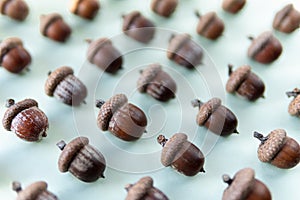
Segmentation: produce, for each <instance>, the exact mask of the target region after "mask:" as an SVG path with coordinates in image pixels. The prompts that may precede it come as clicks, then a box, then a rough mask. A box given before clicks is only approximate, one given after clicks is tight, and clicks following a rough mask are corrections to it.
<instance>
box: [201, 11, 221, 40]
mask: <svg viewBox="0 0 300 200" xmlns="http://www.w3.org/2000/svg"><path fill="white" fill-rule="evenodd" d="M196 16H197V17H198V18H199V22H198V25H197V33H198V34H199V35H201V36H203V37H206V38H208V39H211V40H216V39H217V38H218V37H220V36H221V35H222V33H223V31H224V28H225V25H224V22H223V21H222V19H220V18H219V17H218V16H217V14H216V13H215V12H208V13H206V14H205V15H200V13H199V12H196Z"/></svg>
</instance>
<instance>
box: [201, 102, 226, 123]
mask: <svg viewBox="0 0 300 200" xmlns="http://www.w3.org/2000/svg"><path fill="white" fill-rule="evenodd" d="M221 104H222V101H221V99H219V98H212V99H211V100H209V101H207V102H206V103H204V104H203V105H201V107H200V109H199V112H198V114H197V118H196V121H197V123H198V124H199V125H203V124H204V123H205V122H206V120H208V118H209V117H210V115H211V114H212V113H213V112H214V111H215V110H216V109H217V108H218V107H219V106H221Z"/></svg>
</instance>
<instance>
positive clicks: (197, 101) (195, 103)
mask: <svg viewBox="0 0 300 200" xmlns="http://www.w3.org/2000/svg"><path fill="white" fill-rule="evenodd" d="M191 104H192V106H193V107H194V108H195V107H198V108H201V106H202V105H203V104H204V103H203V102H202V101H200V100H199V99H194V100H192V101H191Z"/></svg>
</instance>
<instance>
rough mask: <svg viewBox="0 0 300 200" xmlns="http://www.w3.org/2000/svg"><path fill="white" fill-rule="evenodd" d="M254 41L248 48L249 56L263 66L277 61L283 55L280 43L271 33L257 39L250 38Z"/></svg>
mask: <svg viewBox="0 0 300 200" xmlns="http://www.w3.org/2000/svg"><path fill="white" fill-rule="evenodd" d="M249 39H250V40H252V43H251V45H250V46H249V48H248V56H249V57H250V58H252V59H253V60H256V61H257V62H260V63H262V64H268V63H271V62H273V61H275V60H276V59H277V58H278V57H279V56H280V55H281V53H282V45H281V43H280V41H279V40H278V39H277V38H276V37H275V36H274V35H273V34H272V32H270V31H266V32H263V33H262V34H261V35H259V36H258V37H257V38H255V39H254V38H252V37H249Z"/></svg>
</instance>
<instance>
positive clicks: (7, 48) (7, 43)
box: [0, 37, 31, 74]
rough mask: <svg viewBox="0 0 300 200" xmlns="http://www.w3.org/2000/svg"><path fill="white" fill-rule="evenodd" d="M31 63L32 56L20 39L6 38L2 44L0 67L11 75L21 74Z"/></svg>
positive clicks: (0, 46)
mask: <svg viewBox="0 0 300 200" xmlns="http://www.w3.org/2000/svg"><path fill="white" fill-rule="evenodd" d="M30 63H31V56H30V54H29V53H28V51H27V50H26V49H25V48H24V47H23V42H22V40H21V39H20V38H17V37H10V38H6V39H5V40H3V41H2V42H1V43H0V65H1V66H2V67H4V68H5V69H6V70H8V71H9V72H11V73H16V74H17V73H20V72H21V71H22V70H24V69H25V68H27V66H28V65H29V64H30Z"/></svg>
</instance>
